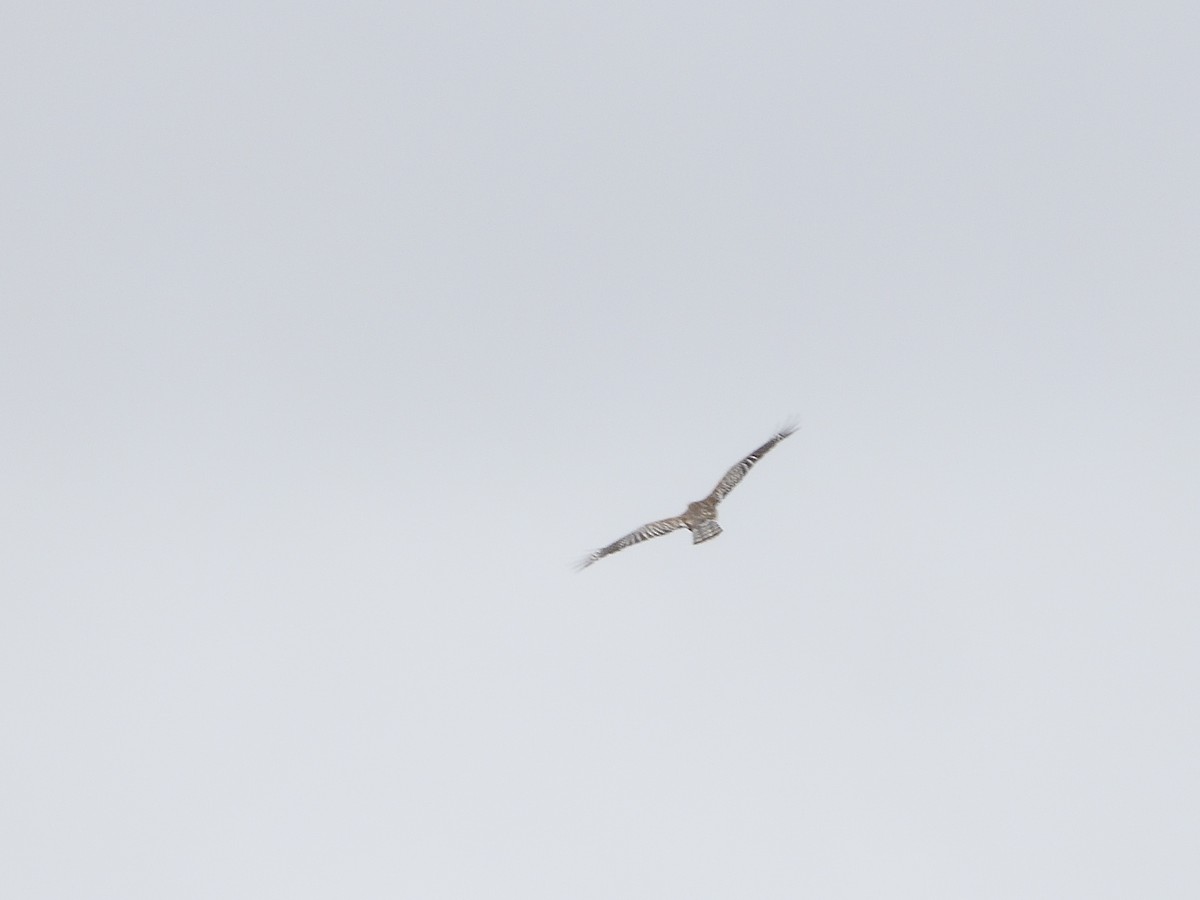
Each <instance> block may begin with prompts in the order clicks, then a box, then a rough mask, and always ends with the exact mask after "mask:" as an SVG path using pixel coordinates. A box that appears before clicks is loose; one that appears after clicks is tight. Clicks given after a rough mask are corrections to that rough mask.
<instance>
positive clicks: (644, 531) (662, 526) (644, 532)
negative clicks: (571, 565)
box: [579, 516, 684, 569]
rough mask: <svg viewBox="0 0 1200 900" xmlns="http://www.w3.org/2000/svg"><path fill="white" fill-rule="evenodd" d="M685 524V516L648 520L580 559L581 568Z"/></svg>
mask: <svg viewBox="0 0 1200 900" xmlns="http://www.w3.org/2000/svg"><path fill="white" fill-rule="evenodd" d="M683 526H684V521H683V516H672V517H671V518H669V519H659V520H658V521H657V522H648V523H646V524H645V525H643V526H642V527H641V528H639V529H637V530H636V531H631V532H629V534H627V535H625V537H623V538H620V539H619V540H615V541H613V542H612V543H611V544H609V545H608V546H607V547H601V548H600V549H599V550H594V551H592V553H590V554H589V555H587V556H585V557H584V558H583V559H582V560H580V562H579V568H580V569H586V568H587V567H588V566H590V565H591V564H592V563H594V562H595V561H596V560H598V559H603V558H604V557H606V556H608V555H609V554H610V553H616V552H617V551H618V550H624V549H625V548H626V547H632V546H633V545H634V544H640V543H641V542H642V541H648V540H649V539H650V538H656V537H658V536H659V535H662V534H667V533H669V532H672V531H677V530H678V529H680V528H683Z"/></svg>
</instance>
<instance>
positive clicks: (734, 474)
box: [705, 425, 796, 505]
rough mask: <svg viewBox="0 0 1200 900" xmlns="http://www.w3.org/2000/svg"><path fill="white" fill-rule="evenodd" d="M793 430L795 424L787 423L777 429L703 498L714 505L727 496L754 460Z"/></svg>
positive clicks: (756, 460) (764, 454) (751, 466)
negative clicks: (771, 436)
mask: <svg viewBox="0 0 1200 900" xmlns="http://www.w3.org/2000/svg"><path fill="white" fill-rule="evenodd" d="M795 431H796V426H795V425H787V426H785V427H783V428H781V429H780V430H779V431H777V432H776V433H775V436H774V437H773V438H771V439H770V440H769V441H767V442H766V443H765V444H763V445H762V446H761V447H759V448H758V449H757V450H755V451H754V452H753V453H751V454H750V455H749V456H747V457H746V458H745V459H743V460H742V461H741V462H739V463H738V464H737V465H736V466H734V467H733V468H732V469H730V470H729V471H728V472H726V473H725V477H724V478H722V479H721V480H720V481H719V482H717V486H716V487H715V488H713V491H712V493H711V494H709V495H708V496H707V497H706V498H705V499H706V500H708V502H710V503H712V504H714V505H715V504H717V503H720V502H721V501H722V500H724V499H725V497H726V496H728V494H729V492H730V491H732V490H733V489H734V488H735V487H737V486H738V484H739V483H740V482H741V480H742V479H743V478H745V477H746V473H747V472H749V471H750V470H751V469H752V468H753V467H754V464H755V463H756V462H758V461H759V460H760V459H762V458H763V457H764V456H766V455H767V453H768V452H769V451H770V449H771V448H772V447H774V446H775V445H776V444H778V443H779V442H780V441H782V440H783V439H784V438H785V437H787V436H789V435H791V434H794V433H795Z"/></svg>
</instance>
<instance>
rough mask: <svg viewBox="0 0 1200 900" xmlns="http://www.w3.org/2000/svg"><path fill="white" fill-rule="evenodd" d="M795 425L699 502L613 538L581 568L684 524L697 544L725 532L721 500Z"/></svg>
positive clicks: (785, 430) (759, 450)
mask: <svg viewBox="0 0 1200 900" xmlns="http://www.w3.org/2000/svg"><path fill="white" fill-rule="evenodd" d="M795 431H796V426H795V425H787V426H785V427H784V428H781V429H780V430H779V431H777V432H776V433H775V434H774V436H773V437H772V438H771V439H770V440H769V441H767V442H766V443H765V444H763V445H762V446H761V447H759V448H758V449H757V450H755V451H754V452H753V453H751V454H750V455H749V456H747V457H745V458H744V459H743V460H741V462H739V463H738V464H737V465H736V466H734V467H733V468H732V469H730V470H729V471H728V472H726V473H725V477H723V478H722V479H721V480H720V481H718V482H717V486H716V487H715V488H713V490H712V493H711V494H709V495H708V496H707V497H705V498H704V499H703V500H697V501H696V502H695V503H689V504H688V506H687V509H685V510H684V511H683V512H682V513H681V514H680V515H678V516H672V517H671V518H669V519H659V520H658V521H657V522H648V523H646V524H645V525H643V526H642V527H641V528H638V529H637V530H636V531H631V532H629V534H627V535H625V537H623V538H620V539H619V540H615V541H613V542H612V543H611V544H609V545H608V546H607V547H601V548H600V549H599V550H594V551H592V553H590V554H588V555H587V556H586V557H584V558H583V559H582V560H580V562H579V565H578V568H580V569H586V568H587V567H588V566H590V565H591V564H592V563H594V562H595V561H596V560H598V559H603V558H604V557H606V556H608V555H609V554H610V553H616V552H617V551H618V550H624V549H625V548H626V547H632V546H633V545H634V544H640V543H641V542H642V541H645V540H649V539H650V538H654V537H658V536H659V535H661V534H667V533H668V532H671V531H677V530H678V529H680V528H686V529H688V530H689V531H690V532H691V533H692V543H693V544H703V543H704V542H705V541H711V540H712V539H713V538H715V537H716V536H717V535H719V534H720V533H721V526H720V525H718V524H717V504H718V503H720V502H721V501H722V500H724V499H725V497H726V496H727V495H728V494H729V492H730V491H732V490H733V489H734V488H735V487H737V486H738V484H739V483H740V482H741V480H742V479H743V478H745V477H746V473H747V472H749V471H750V469H751V468H752V467H753V466H754V464H755V463H756V462H758V461H759V460H760V459H762V458H763V457H764V456H766V455H767V452H768V451H770V449H771V448H772V447H774V446H775V445H776V444H778V443H779V442H780V441H782V440H783V439H784V438H785V437H787V436H788V435H790V434H793V433H795Z"/></svg>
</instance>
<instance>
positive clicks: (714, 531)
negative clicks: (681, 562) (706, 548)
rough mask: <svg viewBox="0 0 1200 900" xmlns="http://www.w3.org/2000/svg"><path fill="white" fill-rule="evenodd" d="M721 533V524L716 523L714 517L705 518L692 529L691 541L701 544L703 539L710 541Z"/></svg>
mask: <svg viewBox="0 0 1200 900" xmlns="http://www.w3.org/2000/svg"><path fill="white" fill-rule="evenodd" d="M720 533H721V526H720V525H718V524H717V520H716V519H706V520H704V521H703V522H701V523H700V524H699V525H697V526H695V527H694V528H693V529H692V543H693V544H703V543H704V542H705V541H711V540H712V539H713V538H715V537H716V536H717V535H719V534H720Z"/></svg>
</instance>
